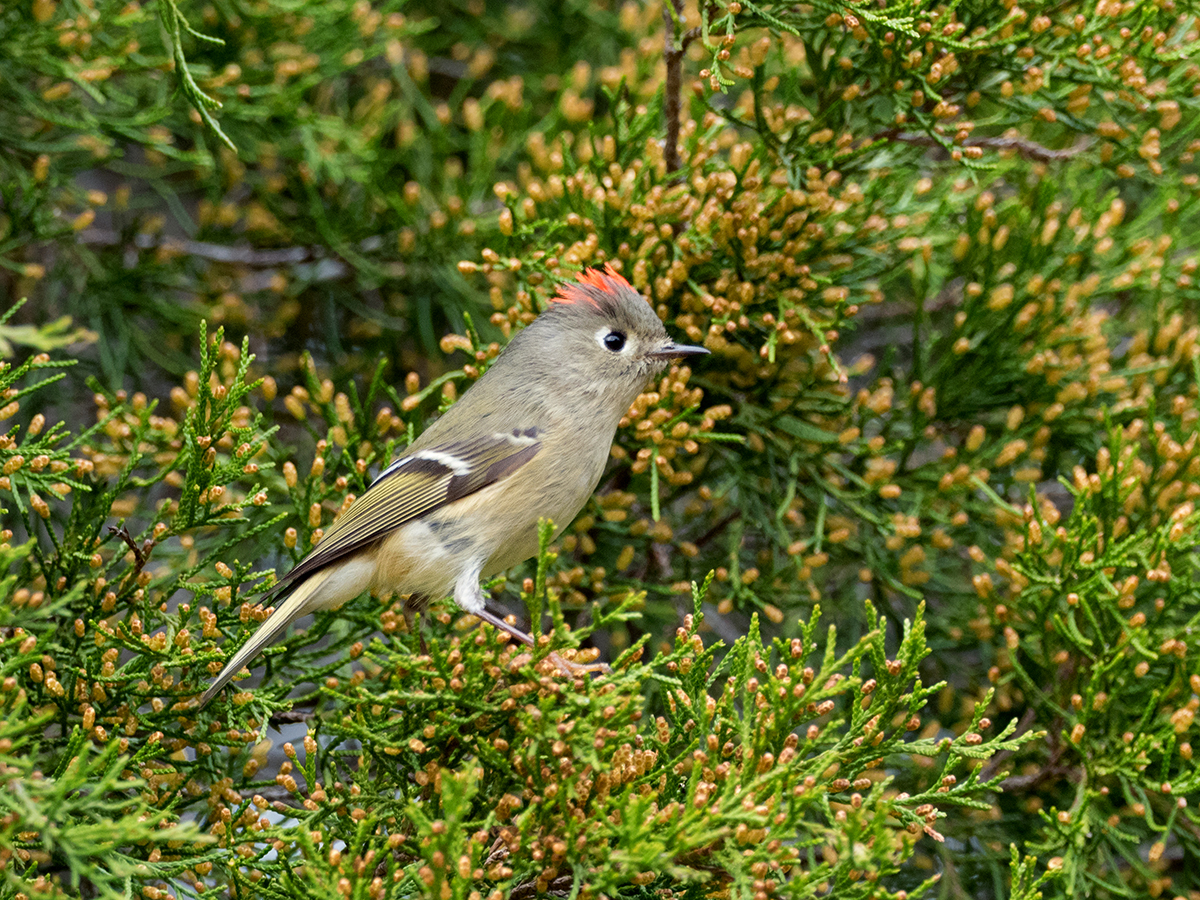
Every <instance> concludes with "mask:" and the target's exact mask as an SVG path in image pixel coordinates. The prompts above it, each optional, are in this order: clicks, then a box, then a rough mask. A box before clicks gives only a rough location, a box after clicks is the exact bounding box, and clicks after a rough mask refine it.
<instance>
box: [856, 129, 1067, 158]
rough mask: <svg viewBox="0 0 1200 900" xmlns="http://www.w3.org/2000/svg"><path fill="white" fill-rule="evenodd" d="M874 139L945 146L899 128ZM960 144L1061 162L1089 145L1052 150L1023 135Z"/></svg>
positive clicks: (973, 140) (972, 139) (968, 141)
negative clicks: (1012, 151)
mask: <svg viewBox="0 0 1200 900" xmlns="http://www.w3.org/2000/svg"><path fill="white" fill-rule="evenodd" d="M874 140H877V141H879V140H884V141H899V142H900V143H904V144H916V145H918V146H922V147H942V146H943V145H942V144H941V143H940V142H938V141H937V140H936V139H935V138H933V137H931V136H930V135H928V134H921V133H918V132H912V131H900V130H899V129H897V128H889V129H887V130H886V131H881V132H879V134H877V135H875V137H874ZM960 146H962V147H983V148H985V149H988V150H1015V151H1016V152H1017V153H1019V154H1020V155H1021V156H1023V157H1025V158H1026V159H1033V160H1037V161H1038V162H1060V161H1062V160H1066V159H1070V158H1071V157H1073V156H1077V155H1078V154H1079V153H1081V152H1083V150H1084V149H1085V148H1086V146H1087V145H1086V142H1081V143H1079V144H1076V145H1075V146H1074V147H1070V148H1068V149H1066V150H1051V149H1050V148H1049V147H1043V146H1042V145H1041V144H1038V143H1035V142H1034V141H1031V140H1027V139H1026V138H1022V137H980V138H967V139H966V140H965V141H963V142H962V144H961V145H960Z"/></svg>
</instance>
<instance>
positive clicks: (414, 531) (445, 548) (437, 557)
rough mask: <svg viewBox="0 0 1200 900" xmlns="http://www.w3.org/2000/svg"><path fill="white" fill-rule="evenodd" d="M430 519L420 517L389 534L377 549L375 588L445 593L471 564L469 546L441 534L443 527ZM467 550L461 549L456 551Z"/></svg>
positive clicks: (435, 594)
mask: <svg viewBox="0 0 1200 900" xmlns="http://www.w3.org/2000/svg"><path fill="white" fill-rule="evenodd" d="M437 525H438V523H436V522H431V521H428V519H417V520H416V521H413V522H408V523H407V524H405V525H402V526H401V527H400V528H397V529H396V530H395V531H394V532H392V533H391V534H390V535H388V536H387V537H386V538H385V539H384V540H383V542H382V543H381V544H380V546H379V549H378V550H377V551H376V556H375V559H376V564H375V579H374V584H373V585H372V587H373V589H374V590H375V591H377V592H380V593H385V592H388V591H394V592H396V593H400V594H422V595H424V596H425V597H428V598H430V599H434V598H441V597H445V596H446V595H447V594H449V593H450V592H451V591H452V590H454V584H455V582H456V581H457V580H458V576H459V573H460V572H462V571H463V570H464V569H465V568H467V567H468V566H469V565H470V562H471V559H472V553H471V551H470V549H469V548H465V547H462V546H461V545H458V544H457V542H455V541H450V542H444V541H443V540H442V539H441V538H440V537H439V532H441V531H443V529H441V528H438V527H437ZM461 550H467V552H466V553H465V554H464V553H461V552H457V551H461Z"/></svg>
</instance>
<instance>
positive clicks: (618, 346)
mask: <svg viewBox="0 0 1200 900" xmlns="http://www.w3.org/2000/svg"><path fill="white" fill-rule="evenodd" d="M596 343H598V344H599V345H600V346H601V347H603V348H604V349H605V350H607V351H608V352H609V353H626V352H628V350H629V338H628V337H627V336H626V334H625V332H623V331H621V330H619V329H617V328H608V327H605V328H601V329H600V330H599V331H597V332H596Z"/></svg>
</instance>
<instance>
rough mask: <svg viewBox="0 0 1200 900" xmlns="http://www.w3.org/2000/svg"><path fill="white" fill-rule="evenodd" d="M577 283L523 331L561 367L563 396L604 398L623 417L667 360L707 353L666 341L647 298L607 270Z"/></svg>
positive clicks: (593, 271) (561, 290)
mask: <svg viewBox="0 0 1200 900" xmlns="http://www.w3.org/2000/svg"><path fill="white" fill-rule="evenodd" d="M577 278H578V280H577V281H576V282H573V283H572V282H564V283H563V284H562V285H561V286H560V287H559V292H558V296H556V297H555V298H554V299H553V300H552V301H551V304H550V308H549V309H547V310H546V312H545V313H543V314H542V315H541V316H539V317H538V319H537V320H536V321H535V322H534V323H533V324H532V325H530V326H529V327H528V328H527V329H525V332H526V333H527V334H528V333H529V332H534V334H533V335H530V338H529V339H530V340H536V341H537V343H538V344H539V345H540V346H543V347H546V348H547V355H548V356H550V357H551V358H552V359H553V360H554V361H555V363H556V364H557V365H558V366H559V367H560V368H559V371H558V376H559V378H561V379H562V380H563V382H564V384H563V387H564V389H565V390H569V391H571V392H572V393H583V392H586V393H598V394H602V395H605V396H607V397H610V398H611V401H610V402H611V403H613V404H615V405H617V406H621V410H620V411H621V412H622V413H623V412H624V411H625V409H626V408H627V407H628V405H629V404H630V403H632V402H633V398H634V397H636V396H637V395H638V393H640V392H641V391H642V390H643V389H644V388H645V386H646V383H647V382H648V381H649V380H650V379H651V378H653V377H654V376H655V375H658V374H660V373H662V372H663V371H664V370H665V369H666V368H667V366H668V365H669V364H670V362H671V360H673V359H681V358H683V357H685V356H693V355H696V354H701V353H707V352H708V351H707V350H706V349H704V348H703V347H692V346H689V345H687V344H677V343H675V342H674V341H673V340H671V338H670V337H669V336H668V335H667V330H666V329H665V328H664V327H663V324H662V322H661V321H659V318H658V316H657V315H655V313H654V310H653V309H652V308H651V306H650V304H649V302H647V300H646V298H645V297H643V296H642V295H641V294H639V293H638V292H637V291H636V290H634V288H633V286H632V285H631V284H630V283H629V282H628V281H626V280H625V279H624V278H622V277H621V275H620V274H619V273H618V272H617V271H616V269H614V268H613V267H612V266H611V265H609V266H605V269H604V271H603V272H601V271H600V270H598V269H586V270H584V271H583V272H581V273H579V275H578V276H577ZM625 398H627V399H625Z"/></svg>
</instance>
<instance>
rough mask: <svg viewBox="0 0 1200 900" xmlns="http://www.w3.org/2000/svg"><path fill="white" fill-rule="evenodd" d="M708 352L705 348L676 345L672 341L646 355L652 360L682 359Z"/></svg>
mask: <svg viewBox="0 0 1200 900" xmlns="http://www.w3.org/2000/svg"><path fill="white" fill-rule="evenodd" d="M708 352H709V351H708V350H707V348H705V347H695V346H693V345H691V344H676V343H675V342H674V341H668V342H667V343H666V344H664V345H663V346H661V347H659V348H658V349H657V350H653V351H651V352H650V353H648V354H647V355H648V356H649V357H651V358H652V359H682V358H683V357H685V356H700V355H701V354H704V353H708Z"/></svg>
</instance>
